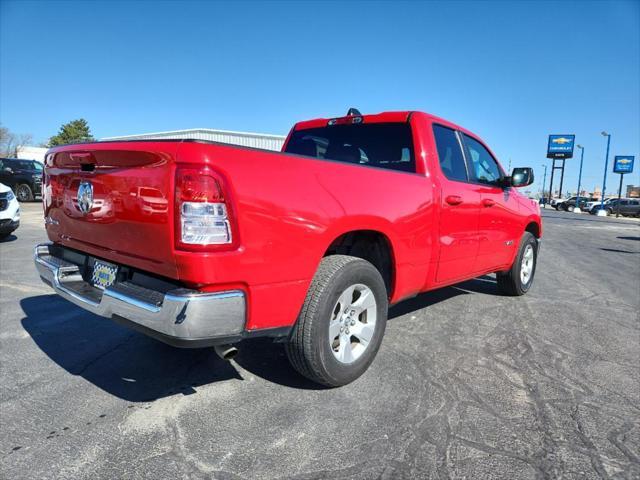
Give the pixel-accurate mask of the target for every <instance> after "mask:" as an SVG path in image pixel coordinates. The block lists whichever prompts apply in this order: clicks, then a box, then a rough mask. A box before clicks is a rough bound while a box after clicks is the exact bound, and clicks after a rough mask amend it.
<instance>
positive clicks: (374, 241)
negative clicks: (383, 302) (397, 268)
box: [324, 230, 394, 296]
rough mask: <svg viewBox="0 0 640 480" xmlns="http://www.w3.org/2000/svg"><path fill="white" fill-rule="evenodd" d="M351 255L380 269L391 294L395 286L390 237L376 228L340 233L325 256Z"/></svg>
mask: <svg viewBox="0 0 640 480" xmlns="http://www.w3.org/2000/svg"><path fill="white" fill-rule="evenodd" d="M336 254H338V255H351V256H352V257H358V258H362V259H363V260H366V261H368V262H370V263H371V264H372V265H373V266H374V267H376V268H377V269H378V271H379V272H380V275H382V279H383V280H384V284H385V286H386V287H387V293H388V294H389V296H391V291H392V288H393V275H394V268H393V255H392V251H391V243H390V242H389V239H388V238H387V237H386V236H385V235H384V234H382V233H380V232H377V231H374V230H356V231H353V232H348V233H345V234H343V235H340V236H339V237H338V238H336V239H335V240H334V241H333V242H331V245H330V246H329V248H327V251H326V252H325V253H324V256H325V257H326V256H328V255H336Z"/></svg>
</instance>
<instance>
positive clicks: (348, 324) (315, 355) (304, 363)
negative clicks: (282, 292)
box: [286, 255, 388, 387]
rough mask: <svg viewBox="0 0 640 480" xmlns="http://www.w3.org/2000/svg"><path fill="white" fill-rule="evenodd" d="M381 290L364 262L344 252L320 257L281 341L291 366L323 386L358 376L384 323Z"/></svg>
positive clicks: (371, 356) (371, 268)
mask: <svg viewBox="0 0 640 480" xmlns="http://www.w3.org/2000/svg"><path fill="white" fill-rule="evenodd" d="M387 309H388V300H387V290H386V288H385V284H384V280H383V279H382V276H381V275H380V272H379V271H378V270H377V269H376V268H375V267H374V266H373V265H372V264H371V263H369V262H367V261H365V260H362V259H361V258H357V257H351V256H347V255H331V256H328V257H325V258H323V259H322V262H320V266H319V267H318V271H317V272H316V274H315V276H314V278H313V281H312V282H311V286H310V287H309V291H308V292H307V297H306V299H305V302H304V305H303V306H302V310H301V312H300V315H299V316H298V320H297V322H296V324H295V326H294V328H293V330H292V332H291V335H290V337H289V340H288V342H287V344H286V352H287V357H288V358H289V361H290V362H291V364H292V365H293V367H294V368H295V369H296V370H297V371H298V372H300V373H301V374H302V375H304V376H305V377H307V378H309V379H310V380H312V381H314V382H317V383H319V384H322V385H325V386H328V387H337V386H341V385H346V384H347V383H350V382H352V381H354V380H355V379H357V378H358V377H359V376H360V375H362V374H363V373H364V372H365V371H366V370H367V368H368V367H369V365H370V364H371V362H373V359H374V358H375V356H376V353H377V352H378V349H379V348H380V344H381V342H382V337H383V335H384V331H385V327H386V323H387Z"/></svg>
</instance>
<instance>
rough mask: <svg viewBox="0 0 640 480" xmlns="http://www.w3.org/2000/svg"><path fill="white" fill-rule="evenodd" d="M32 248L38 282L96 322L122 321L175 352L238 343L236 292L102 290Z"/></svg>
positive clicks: (240, 326)
mask: <svg viewBox="0 0 640 480" xmlns="http://www.w3.org/2000/svg"><path fill="white" fill-rule="evenodd" d="M49 245H50V244H48V243H45V244H40V245H37V246H36V248H35V252H34V262H35V265H36V268H37V269H38V273H39V274H40V277H41V278H42V280H43V281H44V282H45V283H47V284H48V285H50V286H51V287H52V288H53V289H54V290H55V291H56V292H57V293H58V294H59V295H60V296H61V297H63V298H65V299H66V300H69V301H70V302H72V303H75V304H76V305H78V306H79V307H82V308H84V309H85V310H88V311H89V312H91V313H94V314H96V315H100V316H102V317H107V318H113V319H115V320H119V321H122V320H125V322H124V323H129V324H130V326H132V327H134V328H136V326H138V327H140V328H139V329H140V330H142V331H143V332H145V333H147V334H149V335H150V336H153V337H156V338H158V339H160V340H163V341H165V342H167V343H170V344H172V345H176V346H182V347H187V346H201V344H211V345H213V344H215V343H219V342H217V341H216V340H217V339H219V340H220V342H226V341H229V340H231V339H234V338H235V337H238V338H240V337H241V336H242V334H243V332H244V328H245V312H246V305H245V295H244V292H242V291H240V290H230V291H226V292H215V293H201V292H198V291H196V290H188V289H176V290H171V291H169V292H166V293H161V292H158V291H155V290H149V289H146V288H144V287H140V286H138V285H134V284H132V283H128V282H117V283H115V284H114V285H112V286H111V287H108V288H107V289H105V290H101V289H99V288H96V287H94V286H93V285H91V284H90V283H88V282H85V281H84V280H83V278H82V275H81V274H80V269H79V267H78V265H75V264H73V263H70V262H67V261H65V260H63V259H61V258H58V257H55V256H53V255H51V253H50V252H49Z"/></svg>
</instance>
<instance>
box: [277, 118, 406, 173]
mask: <svg viewBox="0 0 640 480" xmlns="http://www.w3.org/2000/svg"><path fill="white" fill-rule="evenodd" d="M285 152H286V153H293V154H296V155H304V156H306V157H313V158H318V159H323V160H334V161H337V162H344V163H352V164H356V165H364V166H370V167H378V168H385V169H388V170H396V171H400V172H411V173H415V171H416V161H415V155H414V151H413V137H412V133H411V126H410V125H409V124H408V123H371V124H366V123H364V124H347V125H328V126H326V127H320V128H310V129H304V130H296V131H294V132H293V133H292V134H291V138H290V139H289V142H288V143H287V147H286V149H285Z"/></svg>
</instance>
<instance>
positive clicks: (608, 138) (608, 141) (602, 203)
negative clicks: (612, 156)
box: [600, 132, 611, 210]
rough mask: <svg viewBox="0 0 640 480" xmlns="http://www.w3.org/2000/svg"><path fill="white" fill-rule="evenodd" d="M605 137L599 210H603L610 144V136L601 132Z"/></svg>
mask: <svg viewBox="0 0 640 480" xmlns="http://www.w3.org/2000/svg"><path fill="white" fill-rule="evenodd" d="M602 134H603V135H605V136H606V137H607V153H606V155H605V157H604V178H603V179H602V199H601V200H600V210H604V194H605V192H606V190H607V168H608V167H609V145H610V144H611V134H609V133H606V132H602Z"/></svg>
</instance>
